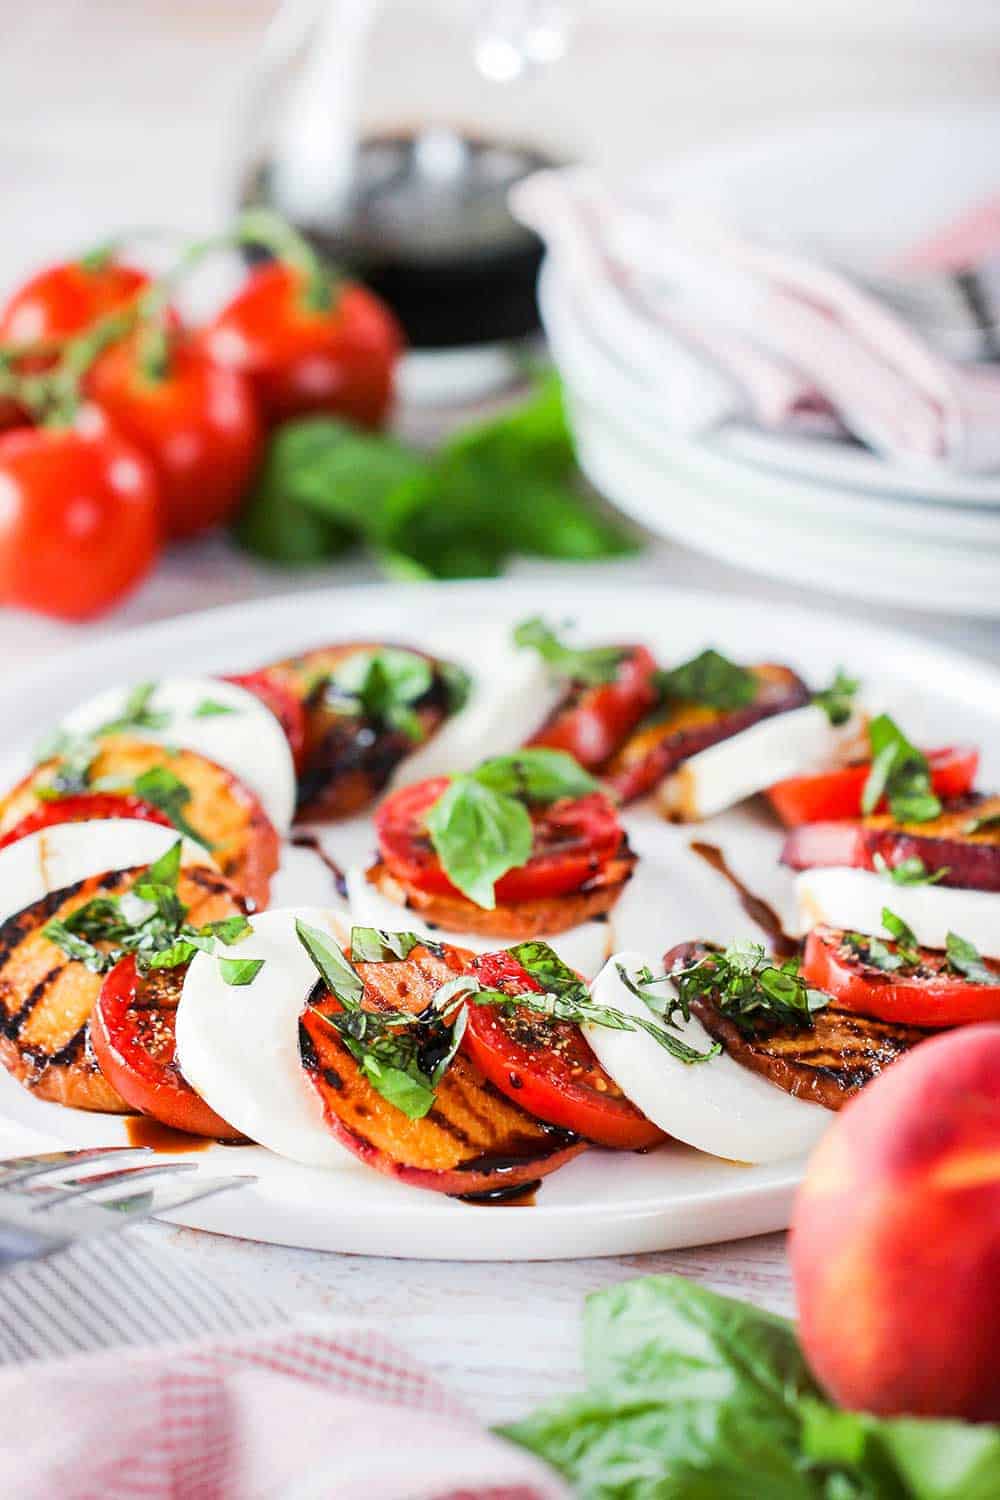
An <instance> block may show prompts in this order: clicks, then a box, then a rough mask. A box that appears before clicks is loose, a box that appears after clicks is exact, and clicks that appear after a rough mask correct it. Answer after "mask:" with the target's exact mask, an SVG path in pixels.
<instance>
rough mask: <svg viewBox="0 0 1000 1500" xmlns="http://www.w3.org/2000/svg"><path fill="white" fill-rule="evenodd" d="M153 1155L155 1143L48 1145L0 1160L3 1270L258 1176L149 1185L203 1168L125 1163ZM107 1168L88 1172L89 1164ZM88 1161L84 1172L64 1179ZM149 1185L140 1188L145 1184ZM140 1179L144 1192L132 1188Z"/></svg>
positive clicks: (174, 1163) (191, 1164)
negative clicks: (53, 1148)
mask: <svg viewBox="0 0 1000 1500" xmlns="http://www.w3.org/2000/svg"><path fill="white" fill-rule="evenodd" d="M148 1154H149V1147H148V1146H91V1147H89V1148H87V1149H85V1150H80V1151H47V1152H43V1153H42V1154H41V1155H38V1156H15V1157H10V1158H8V1159H7V1160H6V1161H0V1272H3V1271H5V1270H7V1269H8V1268H9V1267H10V1266H14V1265H17V1264H18V1262H20V1261H24V1260H41V1259H43V1258H44V1257H45V1256H47V1255H54V1254H55V1253H56V1251H58V1250H65V1249H66V1248H67V1247H68V1246H69V1245H73V1244H76V1243H77V1242H78V1241H80V1240H90V1239H96V1238H97V1237H98V1236H105V1235H109V1234H119V1233H120V1232H121V1231H122V1230H123V1229H130V1228H131V1227H132V1225H133V1224H140V1223H142V1221H143V1220H144V1219H149V1218H152V1217H153V1216H154V1215H156V1214H162V1213H169V1212H171V1211H172V1210H174V1209H177V1208H186V1207H187V1206H188V1204H190V1203H198V1202H200V1201H201V1200H202V1199H203V1198H211V1197H214V1196H215V1194H216V1193H225V1192H228V1191H229V1189H230V1188H236V1187H242V1186H244V1185H245V1184H246V1183H251V1182H256V1180H257V1179H256V1178H255V1177H249V1176H243V1177H199V1178H196V1179H195V1180H193V1181H191V1183H190V1185H189V1186H187V1185H169V1186H168V1187H167V1189H166V1190H165V1191H163V1192H162V1193H161V1192H159V1191H158V1190H157V1189H158V1187H159V1184H157V1185H156V1186H154V1187H153V1188H146V1187H145V1183H146V1182H148V1181H149V1179H151V1178H157V1177H166V1176H175V1175H176V1174H177V1173H188V1172H196V1171H197V1163H196V1162H179V1161H163V1162H151V1163H148V1164H147V1165H142V1166H121V1165H120V1163H121V1162H122V1161H123V1160H125V1159H126V1158H128V1159H131V1158H134V1157H137V1156H146V1155H148ZM91 1166H94V1167H104V1168H106V1170H103V1171H94V1172H88V1171H86V1169H87V1168H89V1167H91ZM81 1167H82V1168H84V1169H85V1172H84V1175H82V1176H71V1177H69V1178H64V1180H62V1181H60V1182H57V1183H49V1182H46V1181H44V1180H43V1179H45V1178H47V1177H51V1176H55V1175H59V1176H60V1177H63V1175H64V1174H65V1173H66V1172H67V1171H69V1172H72V1171H75V1170H76V1169H77V1168H81ZM140 1183H141V1184H143V1186H142V1187H139V1184H140ZM133 1186H135V1187H139V1191H137V1192H133V1191H132V1188H133Z"/></svg>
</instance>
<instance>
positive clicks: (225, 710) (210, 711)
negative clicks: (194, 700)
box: [194, 698, 240, 719]
mask: <svg viewBox="0 0 1000 1500" xmlns="http://www.w3.org/2000/svg"><path fill="white" fill-rule="evenodd" d="M239 712H240V710H239V709H238V708H233V706H232V704H230V703H220V702H219V701H218V699H217V698H202V700H201V702H200V703H199V704H198V707H197V708H196V709H195V711H194V717H195V718H196V719H218V718H220V717H221V716H222V715H223V714H238V713H239Z"/></svg>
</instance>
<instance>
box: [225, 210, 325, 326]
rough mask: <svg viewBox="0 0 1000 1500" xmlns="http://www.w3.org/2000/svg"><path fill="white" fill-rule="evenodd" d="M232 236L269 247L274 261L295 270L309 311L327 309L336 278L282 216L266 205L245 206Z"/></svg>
mask: <svg viewBox="0 0 1000 1500" xmlns="http://www.w3.org/2000/svg"><path fill="white" fill-rule="evenodd" d="M235 238H236V242H237V243H238V244H241V245H256V246H259V247H260V248H261V249H262V250H269V251H270V252H271V254H272V255H273V256H274V257H275V258H276V259H277V260H280V261H284V263H285V265H287V266H291V267H292V268H293V269H294V270H296V271H298V272H299V274H300V275H301V277H302V279H303V287H302V295H303V300H304V302H305V305H306V306H307V307H308V308H309V309H310V311H312V312H329V310H330V308H331V307H332V306H333V301H334V294H335V291H336V286H337V278H336V276H335V275H334V274H333V273H332V272H331V270H330V268H329V267H328V266H327V265H326V264H325V263H324V262H323V260H322V258H321V257H320V256H319V255H318V254H317V253H316V251H315V250H314V249H313V247H312V246H311V245H310V244H309V241H308V240H307V239H306V238H305V237H304V236H303V235H301V234H299V232H298V230H297V229H293V228H292V226H291V224H289V223H288V222H287V221H286V220H285V219H281V218H279V217H278V215H277V214H273V213H271V212H270V211H269V210H268V209H266V208H251V209H247V211H246V212H245V213H243V214H242V215H241V216H240V218H239V220H238V221H237V225H236V232H235Z"/></svg>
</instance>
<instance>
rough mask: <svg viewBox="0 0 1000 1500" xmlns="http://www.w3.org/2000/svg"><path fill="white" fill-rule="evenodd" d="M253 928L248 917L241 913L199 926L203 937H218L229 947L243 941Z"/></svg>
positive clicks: (199, 931)
mask: <svg viewBox="0 0 1000 1500" xmlns="http://www.w3.org/2000/svg"><path fill="white" fill-rule="evenodd" d="M251 932H253V928H252V927H251V926H250V923H249V922H248V921H247V919H246V917H244V916H242V915H240V916H235V917H223V918H222V919H221V921H218V922H206V924H205V926H204V927H199V928H198V933H199V935H200V936H201V937H206V938H208V937H213V938H218V940H219V942H220V943H225V945H226V947H227V948H233V947H235V946H236V944H237V943H241V942H242V941H243V939H244V938H246V937H249V936H250V934H251Z"/></svg>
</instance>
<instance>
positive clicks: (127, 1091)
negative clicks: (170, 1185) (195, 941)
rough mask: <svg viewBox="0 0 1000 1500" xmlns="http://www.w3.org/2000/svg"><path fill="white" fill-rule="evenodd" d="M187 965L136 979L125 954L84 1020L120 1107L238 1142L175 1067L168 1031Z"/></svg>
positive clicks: (132, 964)
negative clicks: (122, 1100) (118, 1098)
mask: <svg viewBox="0 0 1000 1500" xmlns="http://www.w3.org/2000/svg"><path fill="white" fill-rule="evenodd" d="M186 973H187V965H183V966H178V967H177V968H176V969H151V970H150V972H149V973H148V974H145V975H142V974H140V973H139V972H138V970H137V968H136V963H135V959H134V958H133V957H132V955H131V954H129V955H127V956H126V957H125V958H122V959H120V960H119V961H118V963H117V964H115V967H114V968H113V969H112V970H111V973H110V974H109V975H108V976H107V978H106V979H105V981H104V983H103V985H102V986H101V993H100V995H99V996H98V999H97V1004H96V1005H95V1006H94V1009H93V1012H92V1014H91V1018H90V1040H91V1044H92V1046H93V1049H94V1055H95V1057H96V1058H97V1061H98V1064H99V1065H100V1069H101V1072H102V1073H103V1074H104V1077H105V1078H106V1079H107V1081H108V1082H109V1083H110V1084H111V1085H112V1086H113V1087H114V1088H116V1089H117V1090H118V1092H119V1094H121V1096H122V1098H123V1099H124V1100H125V1102H126V1104H130V1105H131V1106H132V1108H133V1109H138V1110H141V1111H142V1113H143V1114H144V1115H151V1116H152V1117H153V1119H154V1120H159V1121H160V1123H161V1125H169V1126H170V1127H171V1128H172V1129H173V1130H183V1131H186V1132H187V1133H188V1134H189V1135H208V1136H214V1137H215V1138H216V1139H218V1140H221V1141H238V1140H242V1136H241V1135H240V1133H239V1131H238V1130H234V1129H233V1127H232V1126H231V1125H228V1124H227V1123H226V1121H225V1120H223V1119H222V1117H221V1116H220V1115H217V1114H216V1113H215V1110H214V1109H210V1108H209V1106H208V1105H207V1104H206V1103H205V1101H204V1099H202V1098H201V1096H200V1095H199V1094H196V1093H195V1091H194V1089H193V1088H192V1087H191V1085H190V1084H189V1083H188V1082H187V1080H186V1079H185V1078H184V1076H183V1075H182V1073H181V1071H180V1068H179V1067H178V1066H177V1058H176V1056H175V1052H174V1028H175V1025H176V1021H177V1005H178V1002H179V1001H180V998H181V987H182V986H183V984H184V975H185V974H186Z"/></svg>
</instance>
